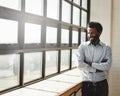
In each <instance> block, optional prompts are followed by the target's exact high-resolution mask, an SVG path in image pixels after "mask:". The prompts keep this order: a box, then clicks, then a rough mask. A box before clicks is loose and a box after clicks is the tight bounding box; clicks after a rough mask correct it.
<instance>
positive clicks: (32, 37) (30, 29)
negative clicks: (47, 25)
mask: <svg viewBox="0 0 120 96" xmlns="http://www.w3.org/2000/svg"><path fill="white" fill-rule="evenodd" d="M40 42H41V25H37V24H32V23H25V43H40Z"/></svg>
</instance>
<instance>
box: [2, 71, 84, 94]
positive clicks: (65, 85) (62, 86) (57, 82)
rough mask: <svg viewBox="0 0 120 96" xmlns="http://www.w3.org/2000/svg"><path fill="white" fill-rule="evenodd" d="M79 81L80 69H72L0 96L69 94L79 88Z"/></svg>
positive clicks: (80, 79) (80, 84)
mask: <svg viewBox="0 0 120 96" xmlns="http://www.w3.org/2000/svg"><path fill="white" fill-rule="evenodd" d="M81 81H82V78H81V73H80V70H79V69H72V70H70V71H67V72H64V73H62V74H60V75H57V76H54V77H51V78H49V79H46V80H43V81H40V82H38V83H35V84H32V85H29V86H26V87H24V88H21V89H18V90H15V91H12V92H9V93H6V94H3V95H1V96H33V95H34V96H69V95H70V94H72V93H73V92H75V91H77V90H78V89H80V88H81V86H82V83H81Z"/></svg>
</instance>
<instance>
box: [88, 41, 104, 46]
mask: <svg viewBox="0 0 120 96" xmlns="http://www.w3.org/2000/svg"><path fill="white" fill-rule="evenodd" d="M87 45H91V42H90V41H87ZM99 45H100V46H104V43H103V42H101V41H100V42H99V44H97V46H99Z"/></svg>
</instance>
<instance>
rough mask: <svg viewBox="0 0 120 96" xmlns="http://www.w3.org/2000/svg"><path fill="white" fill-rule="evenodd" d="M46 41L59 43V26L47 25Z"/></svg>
mask: <svg viewBox="0 0 120 96" xmlns="http://www.w3.org/2000/svg"><path fill="white" fill-rule="evenodd" d="M46 43H51V44H56V43H57V28H55V27H48V26H47V28H46Z"/></svg>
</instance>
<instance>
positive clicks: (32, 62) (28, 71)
mask: <svg viewBox="0 0 120 96" xmlns="http://www.w3.org/2000/svg"><path fill="white" fill-rule="evenodd" d="M41 77H42V53H41V52H36V53H25V54H24V82H28V81H31V80H34V79H38V78H41Z"/></svg>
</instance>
